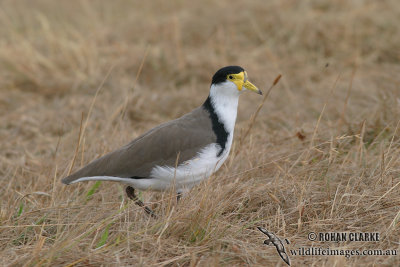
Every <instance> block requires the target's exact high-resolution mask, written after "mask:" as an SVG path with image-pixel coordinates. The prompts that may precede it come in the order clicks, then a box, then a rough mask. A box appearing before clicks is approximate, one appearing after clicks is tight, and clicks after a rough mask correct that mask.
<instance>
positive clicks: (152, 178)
mask: <svg viewBox="0 0 400 267" xmlns="http://www.w3.org/2000/svg"><path fill="white" fill-rule="evenodd" d="M246 90H249V91H252V92H256V93H258V94H260V95H261V94H262V92H261V91H260V90H259V89H258V88H257V87H256V86H254V85H253V84H252V83H251V82H250V81H249V80H248V78H247V72H246V71H245V70H244V69H243V68H241V67H239V66H228V67H224V68H222V69H220V70H218V71H217V72H216V73H215V74H214V76H213V78H212V82H211V87H210V93H209V96H208V98H207V99H206V101H205V102H204V104H203V105H201V106H200V107H198V108H196V109H194V110H193V111H192V112H190V113H188V114H186V115H184V116H182V117H180V118H178V119H175V120H172V121H169V122H166V123H163V124H161V125H159V126H157V127H155V128H153V129H151V130H150V131H148V132H146V133H145V134H143V135H141V136H139V137H138V138H136V139H134V140H133V141H131V142H130V143H129V144H127V145H125V146H123V147H121V148H119V149H117V150H115V151H113V152H110V153H108V154H106V155H104V156H102V157H100V158H98V159H96V160H94V161H92V162H91V163H89V164H88V165H87V166H85V167H83V168H81V169H80V170H78V171H77V172H75V173H73V174H71V175H70V176H68V177H65V178H64V179H62V182H63V183H64V184H73V183H77V182H83V181H114V182H121V183H124V184H127V185H128V187H127V189H126V192H127V194H128V196H129V197H130V198H132V199H135V200H136V203H137V204H139V205H141V206H143V203H142V202H140V201H139V200H137V198H136V196H135V194H134V189H139V190H147V189H150V190H159V191H161V190H166V189H168V188H171V187H174V188H175V189H176V191H177V194H178V196H180V194H181V193H183V192H184V191H186V190H188V189H190V188H191V187H193V186H194V185H195V184H197V183H199V182H200V181H202V180H203V179H206V178H208V177H209V176H210V175H211V174H213V173H214V172H215V171H217V170H218V169H219V168H220V167H221V165H222V163H224V161H225V160H226V158H227V157H228V154H229V151H230V148H231V145H232V140H233V132H234V128H235V122H236V114H237V109H238V102H239V95H240V94H241V93H242V92H243V91H246ZM146 211H147V212H148V213H151V211H149V210H148V209H147V208H146Z"/></svg>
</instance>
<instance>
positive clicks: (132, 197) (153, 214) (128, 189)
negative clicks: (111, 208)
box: [125, 186, 157, 218]
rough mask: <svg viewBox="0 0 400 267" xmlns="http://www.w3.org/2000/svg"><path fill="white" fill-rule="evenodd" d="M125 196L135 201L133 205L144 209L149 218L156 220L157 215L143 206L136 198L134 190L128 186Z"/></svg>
mask: <svg viewBox="0 0 400 267" xmlns="http://www.w3.org/2000/svg"><path fill="white" fill-rule="evenodd" d="M125 191H126V195H127V196H128V197H129V198H130V199H132V200H133V201H135V204H136V205H138V206H140V207H142V208H143V209H144V211H145V212H146V213H147V214H149V215H150V216H151V217H153V218H157V215H156V214H155V213H154V212H153V211H152V210H151V209H150V208H149V207H147V206H145V205H144V203H143V202H142V201H141V200H140V199H139V198H138V197H137V196H136V194H135V188H133V187H131V186H128V187H127V188H126V189H125Z"/></svg>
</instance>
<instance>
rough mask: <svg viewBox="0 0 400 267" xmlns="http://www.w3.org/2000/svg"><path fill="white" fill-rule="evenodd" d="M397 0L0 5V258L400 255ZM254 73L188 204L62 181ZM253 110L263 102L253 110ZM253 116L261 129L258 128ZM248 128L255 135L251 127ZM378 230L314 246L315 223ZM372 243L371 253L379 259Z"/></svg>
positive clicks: (356, 262) (353, 259)
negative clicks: (279, 246)
mask: <svg viewBox="0 0 400 267" xmlns="http://www.w3.org/2000/svg"><path fill="white" fill-rule="evenodd" d="M399 17H400V4H399V3H398V1H396V0H386V1H367V0H365V1H362V0H361V1H344V0H339V1H328V0H326V1H325V0H324V1H309V0H308V1H286V0H285V1H281V0H273V1H251V2H250V1H247V2H244V1H226V0H222V1H215V0H214V1H213V0H208V1H197V2H188V1H173V2H172V1H161V0H157V1H130V2H128V1H49V0H41V1H28V0H26V1H2V2H1V3H0V25H1V26H0V36H1V39H0V140H1V142H0V264H1V265H2V266H129V265H131V266H273V265H278V266H285V265H286V263H284V262H283V261H282V259H281V258H280V257H279V255H278V253H277V251H276V249H275V247H273V246H268V245H265V244H264V243H263V241H264V240H266V239H267V236H266V235H264V234H263V233H262V232H261V231H259V230H258V229H257V227H263V228H265V229H267V230H268V231H270V232H272V233H274V234H275V235H276V236H278V237H280V238H281V239H282V240H283V241H284V239H285V238H286V239H288V240H289V241H290V244H286V242H284V244H285V248H286V251H287V253H288V255H289V258H290V260H291V263H292V266H302V265H314V266H360V265H365V266H396V265H397V266H399V265H400V259H399V256H398V254H397V256H389V255H384V256H356V255H353V256H351V255H350V256H348V257H346V256H343V255H336V256H305V255H304V256H298V255H297V256H296V255H293V254H291V253H290V252H289V250H293V251H299V250H301V249H302V248H304V249H307V248H310V247H314V248H319V247H320V248H325V249H326V250H327V249H328V248H329V249H330V250H337V251H342V252H343V251H345V252H346V251H347V252H346V253H350V252H351V251H366V250H368V251H367V253H370V251H375V250H383V251H384V252H386V250H389V252H390V253H392V252H395V251H397V253H399V252H400V246H399V240H400V231H399V226H400V223H399V219H400V209H399V206H400V205H399V204H400V194H399V192H400V178H399V175H400V138H399V131H400V129H399V126H400V125H399V122H400V120H399V119H400V116H399V115H400V76H399V73H400V46H399V43H400V37H399V36H400V24H399V23H398V18H399ZM226 65H240V66H242V67H244V68H245V69H246V70H247V72H248V74H249V78H250V80H251V81H252V82H253V83H254V84H256V85H257V86H258V87H260V88H261V89H262V90H263V91H264V93H266V92H267V91H268V90H269V88H271V85H272V84H273V82H274V80H275V81H277V80H276V79H277V77H279V75H282V77H281V79H280V80H279V81H278V82H277V83H276V85H275V86H274V87H272V89H271V91H270V94H269V96H268V98H266V99H265V102H263V98H262V97H260V96H259V95H256V94H251V93H246V94H243V95H242V96H241V99H240V104H239V111H238V120H237V124H236V129H235V139H234V143H233V147H232V150H231V153H230V156H229V158H228V160H227V161H226V162H225V164H224V165H223V166H222V167H221V169H220V170H219V171H218V172H217V173H216V174H215V175H213V176H212V177H211V178H210V179H209V180H207V181H205V182H203V183H201V184H199V185H198V186H197V187H195V188H193V189H192V190H191V191H190V192H189V194H187V195H186V196H185V197H184V198H182V200H181V201H180V202H179V203H178V204H176V202H175V197H174V194H173V193H172V192H164V193H157V192H143V193H141V194H140V198H141V199H142V200H143V201H144V202H145V203H147V204H148V205H149V206H151V207H152V209H153V210H154V211H155V212H156V213H157V214H158V218H151V217H149V216H147V215H146V213H145V212H144V211H143V210H142V209H141V208H140V207H138V206H136V205H135V204H134V203H133V201H130V200H129V199H127V197H126V195H125V194H124V186H123V185H120V184H117V183H110V182H102V183H96V182H87V183H80V184H74V185H70V186H65V185H63V184H62V183H61V182H60V180H61V178H62V177H64V176H66V175H67V174H68V173H69V172H70V171H71V170H72V171H74V170H76V169H77V168H79V167H80V166H82V165H85V164H86V163H88V162H89V161H91V160H92V159H95V158H97V157H99V156H101V155H103V154H104V153H107V152H109V151H112V150H114V149H116V148H118V147H120V146H121V145H124V144H126V143H128V142H129V141H130V140H132V139H133V138H135V137H137V136H139V135H140V134H142V133H144V132H145V131H147V130H149V129H151V128H152V127H154V126H156V125H158V124H159V123H162V122H165V121H168V120H171V119H174V118H177V117H179V116H181V115H183V114H185V113H186V112H189V111H190V110H192V109H193V108H195V107H197V106H199V105H201V104H202V103H203V102H204V100H205V99H206V97H207V95H208V89H209V85H210V81H211V77H212V75H213V74H214V72H215V71H216V70H218V69H219V68H220V67H223V66H226ZM257 107H260V112H259V113H258V114H257V115H256V116H254V114H255V113H256V110H257ZM251 125H252V126H251ZM246 133H248V134H246ZM327 232H335V233H342V232H345V233H348V234H349V233H359V232H363V233H379V241H373V242H367V241H358V242H355V241H349V240H347V241H340V242H329V241H327V242H322V241H321V240H314V241H311V240H309V239H313V238H310V235H311V236H312V235H313V233H316V234H317V236H318V237H319V233H327ZM372 253H374V252H372Z"/></svg>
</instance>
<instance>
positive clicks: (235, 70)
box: [211, 66, 262, 95]
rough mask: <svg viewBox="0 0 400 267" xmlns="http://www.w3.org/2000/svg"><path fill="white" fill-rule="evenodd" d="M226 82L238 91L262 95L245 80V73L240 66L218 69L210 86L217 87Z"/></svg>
mask: <svg viewBox="0 0 400 267" xmlns="http://www.w3.org/2000/svg"><path fill="white" fill-rule="evenodd" d="M226 81H229V82H233V83H234V84H236V86H237V89H238V90H239V91H242V89H243V88H245V89H247V90H250V91H253V92H256V93H258V94H260V95H262V92H261V91H260V89H258V88H257V87H256V86H255V85H254V84H252V83H251V82H250V81H249V80H248V79H247V72H246V71H245V70H244V69H243V68H242V67H240V66H227V67H223V68H221V69H219V70H218V71H217V72H216V73H215V74H214V76H213V78H212V81H211V85H217V84H220V83H224V82H226Z"/></svg>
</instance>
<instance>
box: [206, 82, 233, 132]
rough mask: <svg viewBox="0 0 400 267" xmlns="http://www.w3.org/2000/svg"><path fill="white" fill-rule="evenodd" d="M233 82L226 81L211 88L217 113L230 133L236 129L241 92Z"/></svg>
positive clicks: (212, 101)
mask: <svg viewBox="0 0 400 267" xmlns="http://www.w3.org/2000/svg"><path fill="white" fill-rule="evenodd" d="M231 84H233V83H231V82H225V83H222V84H220V85H211V88H210V99H211V103H212V105H213V107H214V110H215V113H216V114H217V115H218V118H219V120H220V122H221V123H223V124H224V126H225V130H226V131H227V132H228V133H229V134H233V131H234V129H235V122H236V115H237V108H238V103H239V94H240V92H239V91H238V90H237V89H236V85H234V84H233V85H231Z"/></svg>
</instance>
